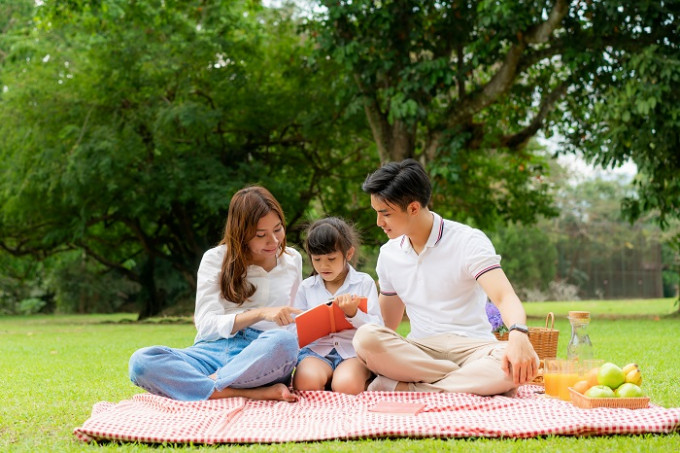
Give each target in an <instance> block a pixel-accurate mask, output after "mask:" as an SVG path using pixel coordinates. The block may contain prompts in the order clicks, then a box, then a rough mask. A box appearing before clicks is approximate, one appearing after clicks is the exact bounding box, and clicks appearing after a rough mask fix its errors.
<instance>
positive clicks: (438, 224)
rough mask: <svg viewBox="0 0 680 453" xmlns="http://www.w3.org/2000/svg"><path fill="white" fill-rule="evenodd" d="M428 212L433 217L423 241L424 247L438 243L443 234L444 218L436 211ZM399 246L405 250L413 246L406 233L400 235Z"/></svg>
mask: <svg viewBox="0 0 680 453" xmlns="http://www.w3.org/2000/svg"><path fill="white" fill-rule="evenodd" d="M430 212H431V213H432V217H433V221H432V230H430V235H429V236H428V238H427V242H426V243H425V248H429V247H435V246H436V245H437V244H439V241H441V240H442V236H443V235H444V219H443V218H442V217H441V216H440V215H439V214H437V213H436V212H434V211H430ZM399 246H400V247H401V249H402V250H403V251H405V252H407V251H409V250H411V249H412V248H413V247H412V246H411V241H409V239H408V236H406V235H403V236H402V237H401V242H400V243H399Z"/></svg>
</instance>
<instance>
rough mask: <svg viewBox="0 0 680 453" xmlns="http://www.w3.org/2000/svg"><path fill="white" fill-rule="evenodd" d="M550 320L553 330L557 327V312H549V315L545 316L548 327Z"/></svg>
mask: <svg viewBox="0 0 680 453" xmlns="http://www.w3.org/2000/svg"><path fill="white" fill-rule="evenodd" d="M548 321H550V330H553V329H554V328H555V314H554V313H553V312H549V313H548V315H547V316H546V317H545V327H546V328H548Z"/></svg>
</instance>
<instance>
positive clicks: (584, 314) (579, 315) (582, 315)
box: [569, 311, 590, 319]
mask: <svg viewBox="0 0 680 453" xmlns="http://www.w3.org/2000/svg"><path fill="white" fill-rule="evenodd" d="M569 317H570V318H574V319H589V318H590V312H589V311H570V312H569Z"/></svg>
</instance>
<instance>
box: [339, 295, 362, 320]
mask: <svg viewBox="0 0 680 453" xmlns="http://www.w3.org/2000/svg"><path fill="white" fill-rule="evenodd" d="M360 301H361V298H360V297H359V296H357V295H356V294H341V295H339V296H337V297H336V298H335V303H337V304H338V307H340V309H341V310H342V311H343V312H344V313H345V316H347V317H348V318H354V316H355V315H356V314H357V310H358V309H359V302H360Z"/></svg>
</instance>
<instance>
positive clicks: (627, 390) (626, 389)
mask: <svg viewBox="0 0 680 453" xmlns="http://www.w3.org/2000/svg"><path fill="white" fill-rule="evenodd" d="M614 394H615V395H616V396H618V397H619V398H638V397H641V396H645V394H644V392H643V391H642V389H641V388H640V387H638V386H637V385H635V384H632V383H630V382H626V383H625V384H621V386H620V387H619V388H617V389H616V391H615V392H614Z"/></svg>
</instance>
